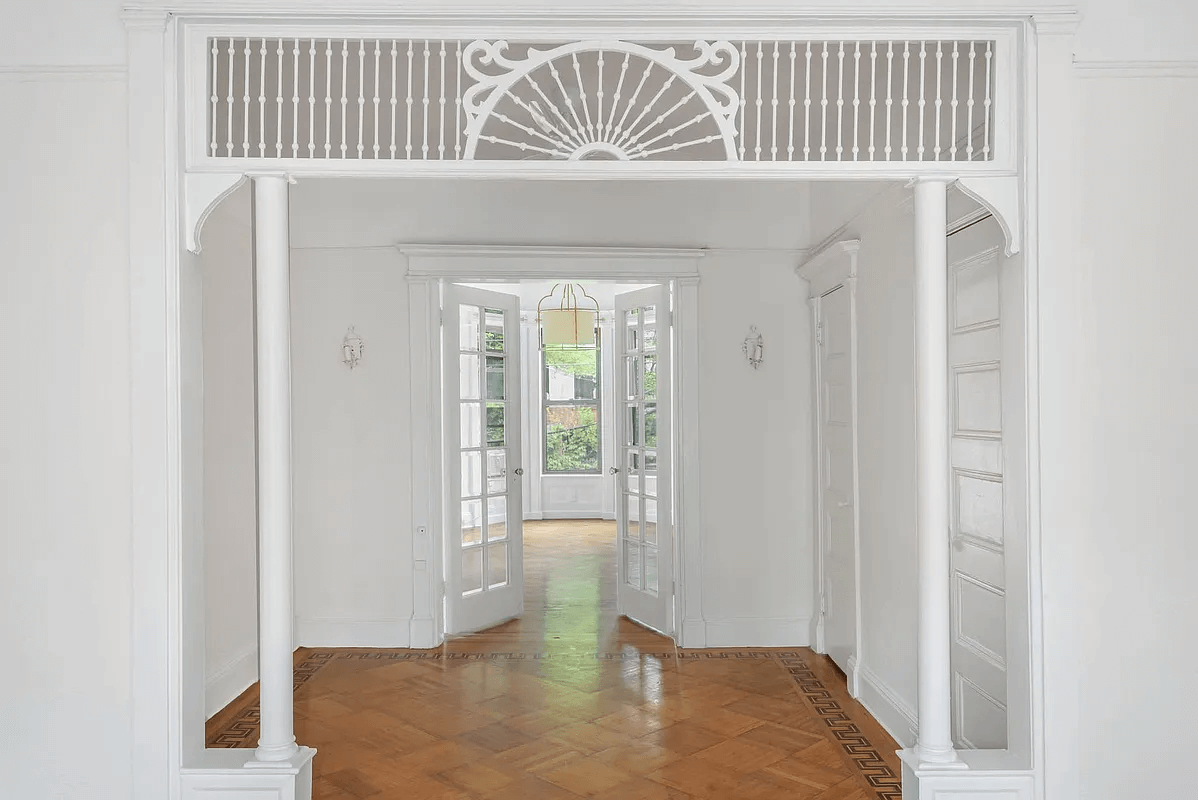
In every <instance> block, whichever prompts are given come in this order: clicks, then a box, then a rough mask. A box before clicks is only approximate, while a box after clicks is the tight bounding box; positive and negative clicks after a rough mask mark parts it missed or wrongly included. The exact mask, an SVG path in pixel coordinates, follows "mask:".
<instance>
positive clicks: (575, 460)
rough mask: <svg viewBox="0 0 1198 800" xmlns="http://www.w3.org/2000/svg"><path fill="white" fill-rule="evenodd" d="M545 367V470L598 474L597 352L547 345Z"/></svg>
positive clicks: (589, 349) (593, 349)
mask: <svg viewBox="0 0 1198 800" xmlns="http://www.w3.org/2000/svg"><path fill="white" fill-rule="evenodd" d="M544 365H545V368H544V376H545V392H546V396H545V401H546V404H545V471H546V472H598V471H599V468H600V455H599V351H598V349H596V348H575V347H554V346H546V347H545V350H544ZM551 384H552V386H553V389H552V390H551V388H550V387H551Z"/></svg>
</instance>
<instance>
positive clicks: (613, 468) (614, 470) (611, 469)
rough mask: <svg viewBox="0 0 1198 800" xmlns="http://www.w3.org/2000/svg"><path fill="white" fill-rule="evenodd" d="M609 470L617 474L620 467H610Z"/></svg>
mask: <svg viewBox="0 0 1198 800" xmlns="http://www.w3.org/2000/svg"><path fill="white" fill-rule="evenodd" d="M607 471H608V473H610V474H612V475H615V474H616V473H617V472H619V471H620V468H619V467H609V468H608V470H607Z"/></svg>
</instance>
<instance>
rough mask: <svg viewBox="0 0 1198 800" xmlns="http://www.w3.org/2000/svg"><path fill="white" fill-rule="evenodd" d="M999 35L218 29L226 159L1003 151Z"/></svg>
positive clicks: (216, 107)
mask: <svg viewBox="0 0 1198 800" xmlns="http://www.w3.org/2000/svg"><path fill="white" fill-rule="evenodd" d="M995 54H996V49H995V43H994V42H992V41H974V40H969V41H718V40H716V41H692V42H677V43H664V42H653V43H644V44H641V43H636V42H631V41H624V40H618V39H612V40H583V41H573V42H537V43H519V42H514V41H512V42H509V41H504V40H497V41H489V40H481V39H480V40H473V41H464V40H463V41H444V40H426V39H420V40H417V39H360V38H359V39H351V38H324V39H322V38H315V39H313V38H298V39H297V38H227V37H218V38H210V39H209V40H208V69H207V73H208V74H207V81H208V118H207V126H206V127H207V131H206V132H207V142H206V148H205V155H206V156H208V157H211V158H220V159H229V158H237V159H333V160H337V159H340V160H347V159H358V160H408V161H411V160H435V161H447V160H452V161H460V160H470V159H474V160H486V161H504V160H518V159H528V160H571V159H588V160H593V159H609V160H631V161H637V160H685V161H741V162H850V161H861V162H884V161H896V162H903V161H914V162H936V161H946V162H964V161H990V160H992V159H993V157H994V149H995V148H994V136H995V125H994V120H995V108H996V105H995V99H996V98H995V96H994V93H995V86H996V80H995V76H996V69H995V68H996V64H995Z"/></svg>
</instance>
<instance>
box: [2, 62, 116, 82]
mask: <svg viewBox="0 0 1198 800" xmlns="http://www.w3.org/2000/svg"><path fill="white" fill-rule="evenodd" d="M128 79H129V71H128V70H127V69H126V68H125V66H124V65H123V64H80V65H79V66H64V65H56V64H48V65H41V64H28V65H25V64H16V65H13V66H0V83H41V82H52V81H53V82H74V81H84V82H93V81H94V82H97V83H107V82H109V81H119V82H121V83H123V82H125V81H127V80H128Z"/></svg>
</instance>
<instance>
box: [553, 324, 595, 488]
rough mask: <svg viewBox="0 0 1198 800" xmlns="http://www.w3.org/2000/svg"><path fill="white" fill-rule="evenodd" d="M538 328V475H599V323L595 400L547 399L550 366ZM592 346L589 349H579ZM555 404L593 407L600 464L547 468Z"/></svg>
mask: <svg viewBox="0 0 1198 800" xmlns="http://www.w3.org/2000/svg"><path fill="white" fill-rule="evenodd" d="M540 336H541V334H540V331H539V330H538V343H537V344H538V345H539V346H538V348H537V349H538V350H539V351H540V355H541V357H540V362H541V363H540V370H539V372H540V380H539V381H538V383H539V384H540V399H541V474H542V475H545V476H559V475H587V476H590V475H602V474H603V337H602V331H601V326H600V325H599V324H598V318H596V325H595V347H594V353H595V395H596V396H595V399H594V400H585V399H584V400H578V399H575V400H550V399H549V396H548V395H549V388H548V386H546V384H545V375H546V373H547V372H548V368H549V365H548V364H547V363H546V361H545V345H544V342H542V341H539V339H540ZM578 349H580V350H582V349H591V348H578ZM555 406H558V407H560V406H584V407H587V408H594V409H595V427H596V428H597V429H598V448H597V449H598V453H599V463H598V465H597V466H596V467H595V468H594V469H569V470H565V469H552V470H551V469H549V409H550V408H551V407H555Z"/></svg>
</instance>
